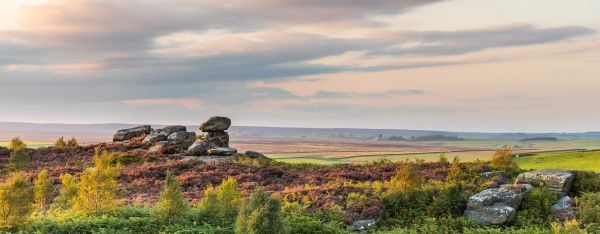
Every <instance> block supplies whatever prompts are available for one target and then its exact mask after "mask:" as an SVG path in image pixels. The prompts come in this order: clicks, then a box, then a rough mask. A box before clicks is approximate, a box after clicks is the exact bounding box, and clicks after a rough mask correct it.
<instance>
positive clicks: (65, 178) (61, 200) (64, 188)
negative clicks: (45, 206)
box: [52, 174, 79, 210]
mask: <svg viewBox="0 0 600 234" xmlns="http://www.w3.org/2000/svg"><path fill="white" fill-rule="evenodd" d="M60 181H61V184H62V185H61V188H60V191H59V192H60V193H59V195H58V197H56V199H55V200H54V203H53V204H52V205H53V208H55V209H61V210H67V209H70V208H71V207H72V206H73V202H74V199H75V198H76V197H77V193H78V190H79V189H78V186H77V178H75V177H74V176H73V175H71V174H62V175H61V176H60Z"/></svg>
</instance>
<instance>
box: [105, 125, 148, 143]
mask: <svg viewBox="0 0 600 234" xmlns="http://www.w3.org/2000/svg"><path fill="white" fill-rule="evenodd" d="M150 132H152V127H151V126H150V125H141V126H137V127H134V128H127V129H121V130H119V131H117V132H116V133H115V135H114V136H113V141H126V140H131V139H133V138H136V137H140V136H143V135H146V134H150Z"/></svg>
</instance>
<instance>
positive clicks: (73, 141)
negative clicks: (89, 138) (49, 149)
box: [67, 137, 79, 147]
mask: <svg viewBox="0 0 600 234" xmlns="http://www.w3.org/2000/svg"><path fill="white" fill-rule="evenodd" d="M77 146H79V143H78V142H77V139H76V138H75V137H71V139H69V141H67V147H77Z"/></svg>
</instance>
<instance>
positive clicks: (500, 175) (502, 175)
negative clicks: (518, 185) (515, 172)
mask: <svg viewBox="0 0 600 234" xmlns="http://www.w3.org/2000/svg"><path fill="white" fill-rule="evenodd" d="M479 176H481V177H484V178H487V179H492V178H496V179H498V180H499V182H500V183H501V184H507V183H508V182H509V178H508V175H507V174H506V172H505V171H488V172H484V173H481V174H479Z"/></svg>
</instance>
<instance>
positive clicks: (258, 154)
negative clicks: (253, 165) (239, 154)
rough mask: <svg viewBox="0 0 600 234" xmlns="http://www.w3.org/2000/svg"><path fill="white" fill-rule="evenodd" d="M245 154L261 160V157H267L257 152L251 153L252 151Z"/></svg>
mask: <svg viewBox="0 0 600 234" xmlns="http://www.w3.org/2000/svg"><path fill="white" fill-rule="evenodd" d="M245 154H246V156H248V157H250V158H260V157H265V155H264V154H261V153H259V152H256V151H251V150H248V151H246V153H245Z"/></svg>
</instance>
